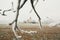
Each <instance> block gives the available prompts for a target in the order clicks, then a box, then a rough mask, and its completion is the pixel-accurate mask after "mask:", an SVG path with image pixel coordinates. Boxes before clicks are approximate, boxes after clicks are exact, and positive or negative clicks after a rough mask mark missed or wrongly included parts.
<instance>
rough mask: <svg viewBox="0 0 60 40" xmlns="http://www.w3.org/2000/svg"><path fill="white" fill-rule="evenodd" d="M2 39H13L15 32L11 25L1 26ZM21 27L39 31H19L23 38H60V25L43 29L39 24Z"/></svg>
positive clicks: (31, 39) (57, 39)
mask: <svg viewBox="0 0 60 40" xmlns="http://www.w3.org/2000/svg"><path fill="white" fill-rule="evenodd" d="M0 27H1V28H0V40H13V38H14V34H13V32H12V29H11V26H9V27H8V28H7V27H2V26H0ZM21 29H23V30H28V31H30V30H33V31H37V33H35V34H27V33H23V34H21V33H20V32H18V34H19V35H21V36H22V38H21V40H60V27H48V26H45V27H43V28H42V29H39V28H38V26H31V27H29V26H27V27H26V25H25V26H22V27H21Z"/></svg>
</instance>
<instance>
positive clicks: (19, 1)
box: [0, 0, 45, 38]
mask: <svg viewBox="0 0 60 40" xmlns="http://www.w3.org/2000/svg"><path fill="white" fill-rule="evenodd" d="M17 1H18V4H17V10H16V11H13V10H14V9H13V8H11V9H8V10H4V11H3V14H2V15H3V16H6V14H5V12H7V11H13V12H16V18H15V20H13V21H12V22H11V23H10V24H9V25H12V24H14V26H13V28H12V29H13V32H14V34H15V37H16V38H17V35H16V32H15V31H16V29H17V30H19V31H20V32H21V33H22V30H21V29H19V28H18V26H17V21H18V16H19V10H20V9H21V8H22V7H23V6H24V4H25V3H26V2H27V1H28V0H24V1H23V3H22V4H21V0H17ZM34 1H36V0H30V3H31V6H32V8H33V10H34V12H35V14H36V15H37V17H38V19H39V23H40V28H42V25H41V18H40V16H39V14H38V13H37V11H36V10H35V5H36V4H37V3H38V1H39V0H37V1H36V3H35V5H34ZM43 1H45V0H43ZM12 7H13V2H12ZM0 11H2V10H0ZM0 14H1V13H0Z"/></svg>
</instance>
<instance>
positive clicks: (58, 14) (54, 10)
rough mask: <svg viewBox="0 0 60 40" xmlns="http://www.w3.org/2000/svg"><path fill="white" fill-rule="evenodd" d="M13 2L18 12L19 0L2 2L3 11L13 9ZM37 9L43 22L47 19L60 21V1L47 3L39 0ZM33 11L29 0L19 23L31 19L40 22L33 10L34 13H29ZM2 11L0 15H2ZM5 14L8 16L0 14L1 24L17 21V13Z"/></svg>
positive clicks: (0, 4) (0, 2)
mask: <svg viewBox="0 0 60 40" xmlns="http://www.w3.org/2000/svg"><path fill="white" fill-rule="evenodd" d="M11 2H14V9H15V10H16V7H17V0H0V9H2V11H3V10H5V9H10V8H11V7H12V5H11ZM35 8H36V10H37V12H38V14H39V16H40V17H41V20H42V21H44V20H47V19H52V20H54V21H59V20H60V0H45V2H43V0H39V2H38V4H37V5H36V6H35ZM31 9H32V7H31V4H30V1H29V0H28V1H27V2H26V4H25V5H24V7H23V8H22V9H21V10H20V13H19V18H18V21H19V22H23V21H25V20H27V19H29V17H31V18H32V20H35V21H38V18H37V16H36V14H35V12H34V11H33V9H32V12H31V13H29V12H30V10H31ZM2 11H0V13H2ZM5 14H6V15H7V16H2V15H1V14H0V23H10V22H12V21H13V20H14V19H15V16H16V13H13V12H12V11H10V12H5ZM47 17H48V18H47Z"/></svg>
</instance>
